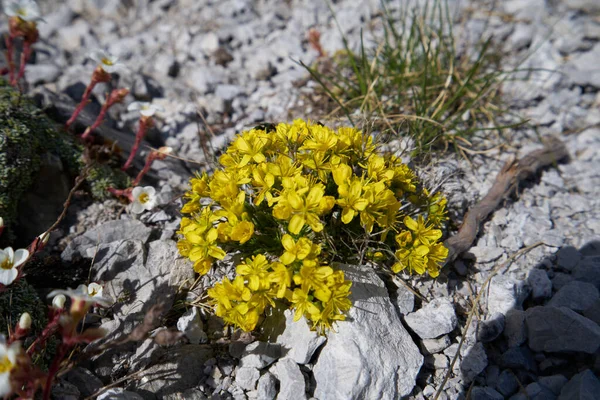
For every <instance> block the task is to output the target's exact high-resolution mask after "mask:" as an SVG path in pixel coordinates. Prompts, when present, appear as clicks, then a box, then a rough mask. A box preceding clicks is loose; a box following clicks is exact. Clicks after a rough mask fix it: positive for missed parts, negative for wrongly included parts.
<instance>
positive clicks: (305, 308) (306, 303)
mask: <svg viewBox="0 0 600 400" xmlns="http://www.w3.org/2000/svg"><path fill="white" fill-rule="evenodd" d="M291 300H292V304H293V306H294V308H295V309H296V312H295V313H294V321H298V320H299V319H300V318H301V317H302V316H303V315H305V314H306V315H307V316H308V318H310V319H312V318H316V317H317V316H318V314H319V313H320V311H319V308H318V307H317V306H316V305H315V304H314V303H313V302H312V301H311V300H310V298H309V297H308V293H307V292H306V291H304V290H302V289H294V293H293V294H292V299H291Z"/></svg>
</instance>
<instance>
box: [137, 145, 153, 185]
mask: <svg viewBox="0 0 600 400" xmlns="http://www.w3.org/2000/svg"><path fill="white" fill-rule="evenodd" d="M155 159H156V156H155V153H154V151H151V152H150V154H148V158H146V164H144V168H142V170H141V171H140V173H139V174H138V175H137V177H136V178H135V180H134V181H133V184H132V186H133V187H135V186H137V185H139V183H140V182H141V180H142V178H143V177H144V175H146V174H147V173H148V171H150V167H151V166H152V163H153V162H154V160H155Z"/></svg>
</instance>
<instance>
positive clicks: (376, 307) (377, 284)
mask: <svg viewBox="0 0 600 400" xmlns="http://www.w3.org/2000/svg"><path fill="white" fill-rule="evenodd" d="M343 268H344V271H345V273H346V278H347V279H350V280H352V282H353V284H352V295H351V300H352V301H353V307H352V308H351V309H350V311H349V313H348V314H349V315H348V317H349V318H348V321H345V322H340V323H338V325H337V327H336V329H337V332H336V333H331V334H330V335H329V337H328V341H327V343H326V345H325V346H324V347H323V349H322V350H321V353H320V354H319V358H318V360H317V362H316V363H315V365H314V368H313V373H314V378H315V381H316V388H315V392H314V396H315V397H316V398H319V399H336V398H343V399H356V398H364V399H382V400H386V399H398V398H400V397H402V396H406V395H408V394H409V393H410V392H411V391H412V389H413V388H414V386H415V380H416V377H417V374H418V372H419V370H420V368H421V365H422V364H423V356H422V355H421V353H420V352H419V349H418V348H417V346H416V345H415V344H414V343H413V341H412V339H411V337H410V335H409V334H408V332H407V331H406V329H404V327H403V326H402V321H400V318H399V316H398V313H397V312H396V310H395V309H394V306H393V305H392V303H391V301H390V299H389V296H388V292H387V289H386V287H385V285H384V283H383V282H382V281H381V279H380V278H379V277H378V276H377V275H376V274H375V272H374V271H373V270H372V269H370V268H364V267H363V268H361V267H358V266H349V265H346V266H343Z"/></svg>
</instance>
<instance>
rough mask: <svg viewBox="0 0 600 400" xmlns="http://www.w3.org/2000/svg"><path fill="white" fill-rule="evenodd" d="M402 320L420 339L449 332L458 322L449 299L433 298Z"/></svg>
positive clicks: (432, 337)
mask: <svg viewBox="0 0 600 400" xmlns="http://www.w3.org/2000/svg"><path fill="white" fill-rule="evenodd" d="M404 322H406V324H407V325H408V326H409V327H410V329H412V330H413V331H414V332H415V333H416V334H417V335H419V337H420V338H421V339H434V338H437V337H439V336H441V335H445V334H447V333H450V332H452V331H453V330H454V328H456V324H457V322H458V320H457V318H456V312H455V311H454V306H453V305H452V302H451V301H450V300H449V299H443V298H440V299H435V300H433V301H431V302H429V303H428V304H427V305H425V307H423V308H421V309H420V310H418V311H416V312H414V313H411V314H408V315H407V316H405V317H404Z"/></svg>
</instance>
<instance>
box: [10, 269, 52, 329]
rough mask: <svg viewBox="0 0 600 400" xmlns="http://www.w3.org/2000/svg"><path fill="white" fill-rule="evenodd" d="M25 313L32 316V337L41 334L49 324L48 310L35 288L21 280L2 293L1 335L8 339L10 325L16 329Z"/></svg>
mask: <svg viewBox="0 0 600 400" xmlns="http://www.w3.org/2000/svg"><path fill="white" fill-rule="evenodd" d="M24 312H28V313H29V314H30V315H31V319H32V325H31V332H32V335H31V336H36V335H37V334H39V333H41V332H42V330H43V329H44V328H45V327H46V324H47V322H48V321H47V313H48V310H47V308H46V306H45V305H44V303H43V302H42V301H41V300H40V298H39V296H38V294H37V292H36V290H35V289H34V288H33V286H31V285H30V284H28V283H27V282H26V281H25V279H19V280H18V281H17V282H15V283H14V284H12V285H10V286H7V287H6V290H5V291H4V292H2V293H0V333H2V334H4V335H5V336H6V337H8V327H9V325H10V326H11V329H14V327H15V324H16V323H17V322H18V321H19V318H20V317H21V314H23V313H24Z"/></svg>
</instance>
